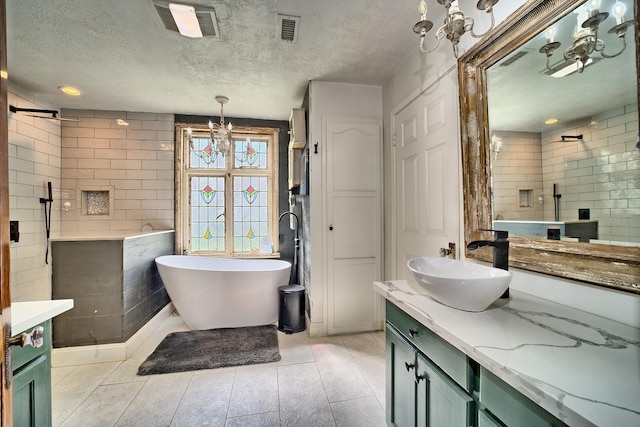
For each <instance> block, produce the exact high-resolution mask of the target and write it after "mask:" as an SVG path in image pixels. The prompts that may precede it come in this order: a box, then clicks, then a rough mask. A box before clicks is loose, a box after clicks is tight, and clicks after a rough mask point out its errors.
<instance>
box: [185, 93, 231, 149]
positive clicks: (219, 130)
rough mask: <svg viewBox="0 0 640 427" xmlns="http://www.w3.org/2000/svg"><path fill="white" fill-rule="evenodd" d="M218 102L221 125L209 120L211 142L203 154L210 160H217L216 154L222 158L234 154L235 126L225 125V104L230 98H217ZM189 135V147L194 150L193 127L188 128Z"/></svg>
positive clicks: (219, 96)
mask: <svg viewBox="0 0 640 427" xmlns="http://www.w3.org/2000/svg"><path fill="white" fill-rule="evenodd" d="M216 101H218V103H220V123H213V122H212V121H211V120H209V141H208V143H207V146H206V148H205V149H204V150H202V152H203V153H206V154H207V155H208V156H209V158H211V159H215V154H216V153H220V154H221V155H222V157H225V155H230V154H232V153H233V149H234V145H233V144H234V142H235V141H234V139H233V135H232V134H231V131H232V130H233V126H232V125H231V123H227V124H225V123H224V104H226V103H227V102H229V98H227V97H226V96H221V95H218V96H216ZM187 135H188V138H189V145H190V146H191V148H192V149H193V130H192V129H191V127H188V128H187Z"/></svg>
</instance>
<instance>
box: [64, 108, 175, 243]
mask: <svg viewBox="0 0 640 427" xmlns="http://www.w3.org/2000/svg"><path fill="white" fill-rule="evenodd" d="M63 114H64V116H65V117H69V118H77V119H78V120H79V121H78V122H65V123H64V124H63V125H62V129H61V139H62V146H63V148H62V150H61V156H62V158H63V159H64V165H65V167H64V168H62V172H61V177H62V181H61V183H62V185H63V186H64V187H63V191H64V193H65V194H66V195H67V197H66V200H65V201H69V202H70V203H71V208H70V209H69V211H68V212H67V211H62V212H61V213H60V214H61V230H62V233H63V235H65V236H69V235H75V234H86V233H87V232H89V233H100V234H112V233H116V232H118V233H120V234H123V235H124V234H132V233H137V232H139V231H140V230H141V229H142V227H143V226H145V225H146V224H150V225H151V226H152V227H153V228H154V229H156V230H162V229H172V228H173V219H174V191H173V187H174V179H173V170H174V166H173V145H174V141H173V140H174V131H173V129H174V120H173V115H172V114H156V113H145V112H123V111H96V110H74V109H69V110H66V109H65V110H64V111H63ZM117 119H123V120H125V121H127V122H128V123H129V125H128V126H119V125H118V124H117V121H116V120H117ZM92 186H111V187H113V188H114V189H115V198H114V204H115V209H114V214H113V215H112V216H111V215H110V216H108V217H103V218H96V217H92V218H90V217H88V216H87V215H84V214H83V212H82V209H81V208H82V206H81V201H80V200H76V198H77V197H78V194H79V193H78V191H76V189H77V188H88V187H92ZM123 190H124V191H123Z"/></svg>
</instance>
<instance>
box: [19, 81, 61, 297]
mask: <svg viewBox="0 0 640 427" xmlns="http://www.w3.org/2000/svg"><path fill="white" fill-rule="evenodd" d="M7 101H8V104H10V105H15V106H18V107H23V108H43V109H56V108H57V107H55V106H53V105H48V104H45V103H43V102H42V101H41V100H39V99H36V97H35V96H34V95H33V94H32V93H30V92H29V91H27V90H25V89H24V88H22V87H20V86H19V85H17V84H15V83H14V82H11V81H10V82H9V90H8V95H7ZM7 125H8V135H9V146H8V155H9V170H8V175H9V217H10V219H11V220H12V221H19V227H20V240H19V242H10V244H9V255H10V258H11V271H10V279H9V280H10V283H11V300H12V301H14V302H17V301H33V300H43V299H50V298H51V285H50V283H51V279H50V277H51V271H50V267H49V265H48V264H47V263H46V262H47V261H45V252H46V249H47V243H46V242H47V240H46V227H45V222H44V214H43V207H44V205H43V204H41V203H39V199H40V197H47V181H51V183H52V187H53V199H54V202H53V205H52V210H51V216H52V218H51V228H50V235H51V236H52V237H55V236H58V235H59V233H60V222H59V218H60V215H59V210H58V209H59V208H58V206H59V203H60V197H61V196H60V191H59V188H60V170H61V164H62V158H61V145H62V142H61V137H60V135H61V129H60V123H59V122H52V121H49V120H44V119H38V118H34V117H29V116H27V115H26V114H24V113H9V116H8V123H7ZM48 261H50V257H49V259H48Z"/></svg>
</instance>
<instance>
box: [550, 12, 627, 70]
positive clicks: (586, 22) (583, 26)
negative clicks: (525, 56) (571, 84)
mask: <svg viewBox="0 0 640 427" xmlns="http://www.w3.org/2000/svg"><path fill="white" fill-rule="evenodd" d="M599 6H600V1H599V0H591V1H590V2H589V3H588V4H587V5H586V7H585V8H584V9H582V10H581V11H580V12H578V14H577V23H576V28H575V30H574V31H573V42H572V43H571V46H569V47H568V48H567V49H566V50H565V51H564V53H563V57H564V63H563V64H562V65H563V67H555V68H552V67H551V66H550V65H549V61H550V59H551V56H552V55H553V53H554V52H555V51H556V49H558V48H559V47H560V42H557V41H555V40H554V37H555V29H554V28H550V29H549V30H548V31H547V43H546V44H545V45H544V46H542V47H541V48H540V49H539V52H540V53H542V54H544V55H546V57H547V70H548V71H550V72H552V73H560V74H561V75H567V74H569V73H571V72H574V71H578V72H579V73H581V72H583V71H584V68H585V67H586V66H587V65H589V64H590V63H592V62H593V58H591V55H593V54H594V53H599V54H600V56H602V57H603V58H605V59H608V58H615V57H616V56H618V55H620V54H621V53H622V52H624V50H625V49H626V47H627V41H626V39H625V34H626V33H627V28H629V27H630V26H631V25H633V20H628V21H625V19H624V14H625V12H626V6H625V5H624V3H621V2H619V1H618V2H616V3H615V5H614V6H613V10H612V12H613V15H614V16H615V18H616V25H614V26H613V27H612V28H611V29H610V30H609V31H608V33H609V34H615V35H616V36H617V37H618V38H619V39H620V40H622V48H621V49H620V50H619V51H618V52H617V53H614V54H609V53H606V52H605V51H604V50H605V43H604V41H602V40H601V39H599V38H598V29H599V27H600V24H601V23H602V22H603V21H604V20H605V19H607V18H608V17H609V14H608V13H607V12H600V10H599V9H598V7H599ZM565 70H566V71H565Z"/></svg>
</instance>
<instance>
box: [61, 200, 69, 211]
mask: <svg viewBox="0 0 640 427" xmlns="http://www.w3.org/2000/svg"><path fill="white" fill-rule="evenodd" d="M62 207H63V208H64V211H65V212H69V208H70V207H71V203H70V202H64V203H63V204H62Z"/></svg>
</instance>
